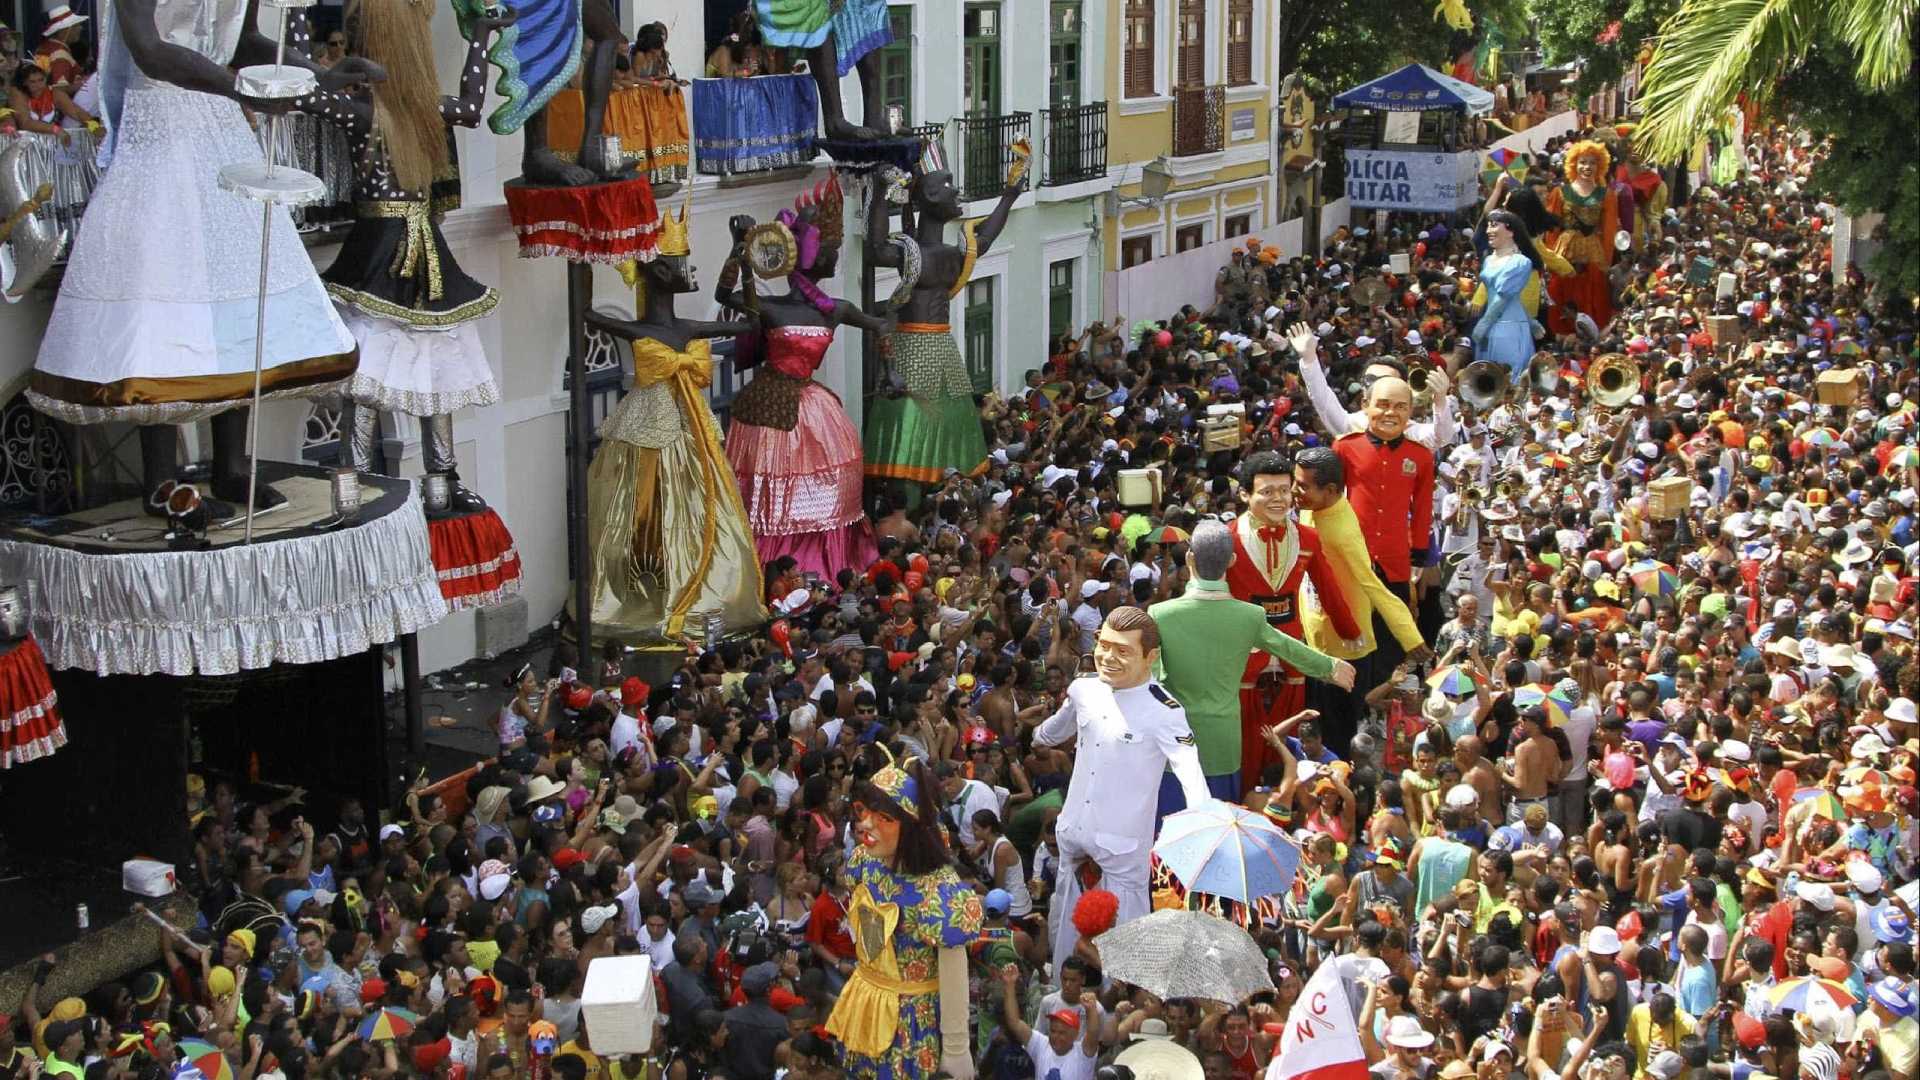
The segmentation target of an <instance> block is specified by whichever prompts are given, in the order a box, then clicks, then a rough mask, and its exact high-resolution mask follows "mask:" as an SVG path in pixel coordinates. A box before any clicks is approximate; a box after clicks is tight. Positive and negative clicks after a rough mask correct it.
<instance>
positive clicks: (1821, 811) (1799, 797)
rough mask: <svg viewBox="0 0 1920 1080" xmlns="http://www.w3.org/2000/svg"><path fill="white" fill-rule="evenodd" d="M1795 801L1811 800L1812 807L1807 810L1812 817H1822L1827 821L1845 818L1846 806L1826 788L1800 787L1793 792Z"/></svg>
mask: <svg viewBox="0 0 1920 1080" xmlns="http://www.w3.org/2000/svg"><path fill="white" fill-rule="evenodd" d="M1793 801H1794V802H1795V803H1803V802H1812V803H1813V809H1812V810H1810V811H1808V812H1809V813H1811V814H1812V815H1813V816H1814V817H1823V818H1826V819H1827V820H1829V821H1845V820H1847V811H1846V808H1845V807H1843V806H1841V805H1840V797H1839V796H1838V795H1835V794H1834V793H1833V792H1831V791H1828V790H1827V789H1826V788H1819V787H1810V788H1801V789H1800V790H1799V791H1796V792H1794V793H1793Z"/></svg>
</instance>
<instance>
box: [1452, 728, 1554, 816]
mask: <svg viewBox="0 0 1920 1080" xmlns="http://www.w3.org/2000/svg"><path fill="white" fill-rule="evenodd" d="M1519 729H1520V741H1519V743H1518V744H1517V745H1516V746H1515V747H1514V749H1513V756H1512V758H1511V760H1512V767H1511V769H1508V768H1502V769H1501V770H1500V780H1501V782H1502V783H1504V784H1506V785H1507V787H1508V788H1510V789H1511V790H1512V792H1513V799H1512V800H1511V801H1510V802H1508V803H1507V817H1506V820H1507V823H1508V824H1509V825H1511V824H1513V823H1514V822H1516V821H1519V820H1520V818H1521V816H1522V815H1523V814H1525V813H1526V810H1527V807H1528V806H1531V805H1534V804H1539V805H1541V806H1545V805H1546V802H1547V796H1548V795H1550V794H1551V793H1552V792H1553V785H1554V781H1555V780H1557V779H1558V778H1559V777H1560V775H1561V774H1562V773H1563V772H1565V771H1566V766H1565V765H1564V764H1563V763H1562V762H1561V761H1560V747H1559V745H1558V744H1556V743H1555V742H1554V741H1553V736H1551V735H1549V734H1547V712H1546V710H1545V709H1543V708H1541V707H1540V706H1538V705H1532V706H1528V707H1527V708H1525V709H1522V710H1521V712H1520V724H1519ZM1462 771H1464V770H1462Z"/></svg>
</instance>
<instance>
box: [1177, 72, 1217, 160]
mask: <svg viewBox="0 0 1920 1080" xmlns="http://www.w3.org/2000/svg"><path fill="white" fill-rule="evenodd" d="M1226 145H1227V88H1226V87H1224V86H1177V87H1175V88H1174V90H1173V156H1174V157H1192V156H1193V155H1195V154H1212V153H1217V152H1219V151H1220V150H1221V149H1223V148H1224V147H1225V146H1226Z"/></svg>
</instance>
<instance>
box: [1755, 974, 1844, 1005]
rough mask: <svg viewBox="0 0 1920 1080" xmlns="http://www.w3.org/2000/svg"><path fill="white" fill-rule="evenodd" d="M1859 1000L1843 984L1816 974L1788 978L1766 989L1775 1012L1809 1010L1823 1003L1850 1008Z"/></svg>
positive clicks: (1768, 999)
mask: <svg viewBox="0 0 1920 1080" xmlns="http://www.w3.org/2000/svg"><path fill="white" fill-rule="evenodd" d="M1859 1000H1860V999H1859V998H1857V997H1854V996H1853V991H1851V990H1848V989H1847V988H1846V986H1845V985H1844V984H1841V983H1837V982H1834V981H1833V980H1832V979H1823V978H1820V977H1819V976H1818V975H1803V976H1801V977H1800V978H1797V979H1788V980H1787V981H1785V982H1783V983H1781V984H1780V985H1778V986H1776V987H1774V988H1773V989H1772V990H1769V991H1767V1001H1768V1003H1769V1004H1771V1005H1772V1006H1773V1008H1774V1011H1776V1012H1789V1011H1790V1012H1811V1011H1813V1010H1814V1009H1816V1008H1818V1007H1820V1006H1823V1005H1827V1006H1832V1007H1833V1008H1835V1009H1851V1008H1853V1007H1854V1005H1855V1004H1857V1003H1858V1002H1859Z"/></svg>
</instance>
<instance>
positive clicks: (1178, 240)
mask: <svg viewBox="0 0 1920 1080" xmlns="http://www.w3.org/2000/svg"><path fill="white" fill-rule="evenodd" d="M1206 242H1207V225H1206V222H1204V221H1203V222H1201V223H1199V224H1197V225H1182V226H1180V227H1179V228H1177V229H1175V230H1173V250H1174V253H1175V254H1178V253H1180V252H1182V251H1192V250H1193V249H1194V248H1197V247H1204V246H1205V245H1206Z"/></svg>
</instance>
